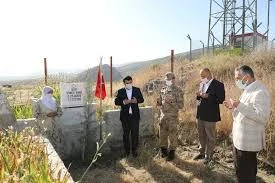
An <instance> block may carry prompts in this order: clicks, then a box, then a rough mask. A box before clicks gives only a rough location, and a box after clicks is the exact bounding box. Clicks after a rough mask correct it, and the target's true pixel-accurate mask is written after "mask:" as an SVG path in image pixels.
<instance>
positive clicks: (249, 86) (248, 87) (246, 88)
mask: <svg viewBox="0 0 275 183" xmlns="http://www.w3.org/2000/svg"><path fill="white" fill-rule="evenodd" d="M256 81H257V80H255V81H253V82H252V83H250V84H249V85H247V86H246V87H245V88H244V90H246V91H248V90H249V89H250V88H252V87H253V86H254V85H255V84H256V83H257V82H256Z"/></svg>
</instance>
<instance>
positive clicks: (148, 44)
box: [0, 0, 275, 76]
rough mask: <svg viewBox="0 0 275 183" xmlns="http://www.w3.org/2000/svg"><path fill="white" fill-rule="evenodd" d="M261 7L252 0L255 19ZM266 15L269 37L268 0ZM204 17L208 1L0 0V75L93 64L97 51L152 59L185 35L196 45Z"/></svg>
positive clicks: (274, 32)
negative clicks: (255, 10)
mask: <svg viewBox="0 0 275 183" xmlns="http://www.w3.org/2000/svg"><path fill="white" fill-rule="evenodd" d="M220 1H221V0H220ZM266 6H267V0H258V7H259V11H258V14H259V19H260V20H259V22H260V21H261V19H264V16H265V15H266V14H267V13H266V10H265V9H264V8H265V7H266ZM270 17H271V21H270V24H271V28H270V37H275V21H274V19H272V18H273V17H274V18H275V2H274V1H272V2H271V16H270ZM208 18H209V0H196V1H190V0H24V1H22V0H0V76H23V75H24V76H26V75H32V74H34V73H35V74H41V76H42V75H43V58H47V59H48V70H49V74H51V73H53V72H57V71H66V72H75V71H78V70H80V69H83V70H84V69H86V68H90V67H94V66H97V65H98V64H99V58H100V57H101V56H103V63H106V64H108V63H109V57H110V56H112V57H113V64H114V65H120V64H125V63H129V62H136V61H146V60H149V59H155V58H159V57H163V56H167V55H169V54H170V50H171V49H174V50H175V53H180V52H184V51H187V50H188V46H189V42H188V39H187V37H186V35H187V34H190V35H191V37H192V39H193V48H199V47H201V44H200V42H199V41H200V40H202V41H203V42H205V43H206V42H207V31H208ZM264 21H265V20H264ZM263 24H264V25H262V27H261V28H262V29H263V30H264V29H265V25H266V23H263ZM221 30H222V29H221Z"/></svg>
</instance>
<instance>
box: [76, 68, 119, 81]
mask: <svg viewBox="0 0 275 183" xmlns="http://www.w3.org/2000/svg"><path fill="white" fill-rule="evenodd" d="M101 70H102V72H103V75H104V79H105V81H109V80H110V66H109V65H108V64H104V65H102V68H101ZM97 72H98V67H93V68H90V69H88V70H86V71H83V72H81V73H79V74H77V76H76V81H79V82H84V81H87V80H88V81H96V79H97ZM121 78H122V76H121V74H120V72H119V71H118V70H117V68H113V81H118V80H120V79H121Z"/></svg>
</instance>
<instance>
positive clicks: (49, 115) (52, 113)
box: [47, 112, 57, 117]
mask: <svg viewBox="0 0 275 183" xmlns="http://www.w3.org/2000/svg"><path fill="white" fill-rule="evenodd" d="M55 116H57V112H50V113H48V114H47V117H55Z"/></svg>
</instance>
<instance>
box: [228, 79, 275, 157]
mask: <svg viewBox="0 0 275 183" xmlns="http://www.w3.org/2000/svg"><path fill="white" fill-rule="evenodd" d="M270 113H271V95H270V93H269V91H268V90H267V88H266V87H265V86H264V85H263V84H262V83H261V82H260V81H255V82H253V83H251V84H250V85H248V86H247V87H246V88H245V89H244V91H243V93H242V95H241V97H240V103H239V105H238V107H237V108H235V109H234V112H233V119H234V122H233V129H232V134H233V144H234V146H235V147H236V148H237V149H239V150H242V151H254V152H255V151H260V150H262V149H264V148H265V125H266V124H267V122H268V120H269V117H270Z"/></svg>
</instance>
